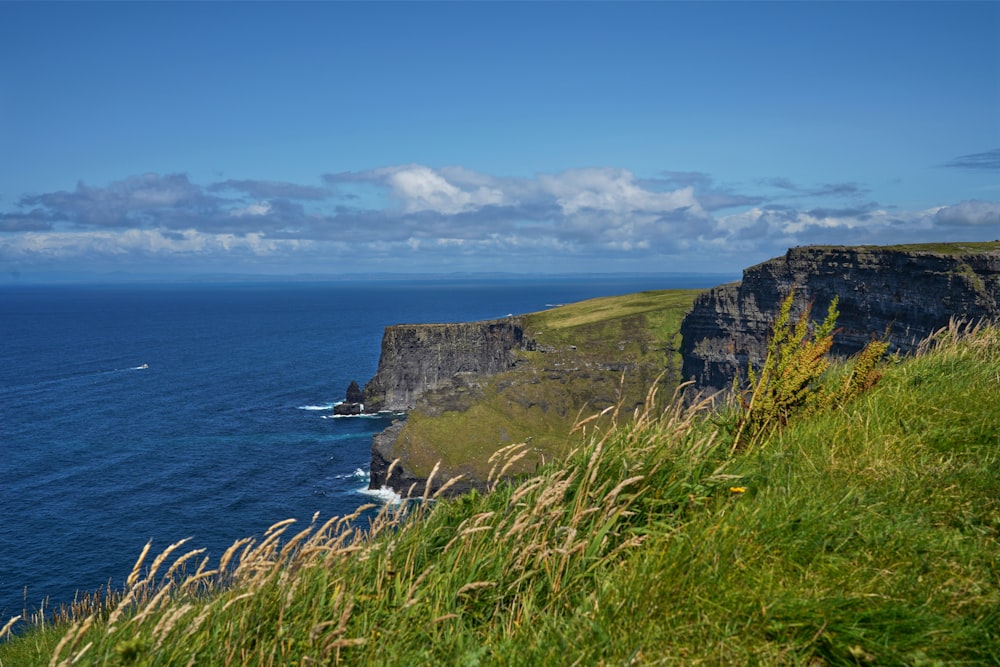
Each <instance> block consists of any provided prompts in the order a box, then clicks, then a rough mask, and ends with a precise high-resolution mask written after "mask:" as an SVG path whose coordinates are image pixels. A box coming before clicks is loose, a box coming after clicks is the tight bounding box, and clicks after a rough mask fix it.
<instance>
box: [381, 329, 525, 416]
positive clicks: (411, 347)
mask: <svg viewBox="0 0 1000 667" xmlns="http://www.w3.org/2000/svg"><path fill="white" fill-rule="evenodd" d="M529 347H530V339H528V338H525V335H524V320H523V318H521V317H505V318H502V319H499V320H486V321H482V322H467V323H458V324H401V325H395V326H390V327H386V329H385V333H384V335H383V336H382V351H381V355H380V356H379V362H378V371H377V372H376V373H375V377H373V378H372V379H371V380H369V381H368V383H367V384H366V385H365V390H364V404H365V411H366V412H380V411H384V410H388V411H393V412H395V411H405V410H410V409H412V408H413V407H414V406H415V405H416V401H417V399H418V398H419V397H420V396H421V395H422V394H424V393H426V392H428V391H434V390H439V389H443V388H448V387H452V386H454V385H455V384H456V381H457V378H461V376H463V375H468V376H471V377H475V376H479V375H494V374H496V373H500V372H502V371H505V370H508V369H510V368H513V366H514V364H515V361H516V359H515V356H514V351H515V350H520V349H527V348H529Z"/></svg>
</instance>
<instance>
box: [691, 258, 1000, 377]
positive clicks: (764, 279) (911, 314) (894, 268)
mask: <svg viewBox="0 0 1000 667" xmlns="http://www.w3.org/2000/svg"><path fill="white" fill-rule="evenodd" d="M792 290H794V291H795V299H794V305H793V310H792V315H793V317H797V316H798V314H800V313H801V312H802V311H803V310H804V308H805V307H806V306H807V304H809V303H810V302H812V303H813V310H812V316H813V319H816V320H822V319H823V317H825V315H826V312H827V307H828V306H829V304H830V301H831V300H832V299H833V297H834V296H839V298H840V303H839V307H838V308H839V310H840V317H839V318H838V326H839V327H841V330H840V331H839V332H838V334H837V336H836V337H835V339H834V340H835V346H834V352H835V353H837V354H843V355H849V354H853V353H855V352H857V351H859V350H861V349H862V348H863V347H864V346H865V344H867V342H868V341H869V340H871V338H872V336H876V337H880V336H882V335H884V334H886V333H887V332H888V335H889V340H890V342H891V344H892V348H891V349H894V350H899V351H902V352H904V353H905V352H910V351H912V350H913V349H915V347H916V345H917V344H918V343H919V342H920V341H921V340H923V339H924V338H926V337H927V336H928V335H930V334H931V333H933V332H934V331H936V330H938V329H940V328H941V327H943V326H946V325H947V324H948V321H949V319H950V318H952V317H958V318H969V319H977V320H978V319H980V318H996V317H998V316H1000V246H998V249H996V250H993V251H990V252H973V253H961V252H955V253H950V252H949V253H938V252H929V251H919V250H917V251H913V250H910V251H903V250H898V249H893V248H891V247H885V248H880V247H864V246H862V247H805V248H793V249H791V250H789V251H788V252H787V253H786V254H785V255H784V256H783V257H777V258H775V259H771V260H768V261H766V262H764V263H762V264H758V265H757V266H753V267H750V268H748V269H746V270H745V271H744V272H743V280H742V281H741V282H738V283H730V284H728V285H722V286H720V287H716V288H714V289H712V290H709V291H708V292H705V293H704V294H702V295H701V296H699V297H698V299H697V300H696V301H695V305H694V308H693V309H692V311H691V312H690V313H689V314H688V315H687V317H685V319H684V322H683V324H682V325H681V335H682V336H683V344H682V347H681V354H682V355H683V357H684V366H683V371H682V372H683V376H684V378H686V379H694V380H695V381H696V383H697V384H698V386H699V387H701V388H703V389H724V388H727V387H728V386H730V384H731V382H732V379H733V377H734V375H735V373H736V372H737V369H739V370H740V372H742V370H743V369H745V368H746V365H747V363H748V362H750V361H752V362H754V363H758V362H760V361H762V359H763V355H764V352H765V350H766V345H767V337H768V335H769V333H770V330H771V325H772V323H773V318H774V315H775V314H776V313H777V312H778V309H779V307H780V304H781V301H782V299H783V298H784V297H785V296H787V295H788V293H789V292H790V291H792Z"/></svg>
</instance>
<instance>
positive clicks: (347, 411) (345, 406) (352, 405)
mask: <svg viewBox="0 0 1000 667" xmlns="http://www.w3.org/2000/svg"><path fill="white" fill-rule="evenodd" d="M363 401H364V397H363V396H362V394H361V387H360V386H358V383H357V382H356V381H354V380H352V381H351V384H350V385H349V386H348V387H347V396H346V398H345V399H344V402H343V403H338V404H337V405H335V406H333V414H335V415H360V414H361V412H362V411H363V410H364V409H365V405H364V403H363Z"/></svg>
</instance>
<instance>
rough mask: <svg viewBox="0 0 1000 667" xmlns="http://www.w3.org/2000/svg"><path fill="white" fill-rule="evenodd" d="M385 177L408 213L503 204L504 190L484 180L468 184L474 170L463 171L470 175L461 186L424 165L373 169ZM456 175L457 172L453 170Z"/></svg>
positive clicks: (449, 212)
mask: <svg viewBox="0 0 1000 667" xmlns="http://www.w3.org/2000/svg"><path fill="white" fill-rule="evenodd" d="M373 173H374V174H375V175H376V176H380V177H382V178H384V179H385V182H386V183H387V184H388V186H389V188H390V189H391V190H392V194H393V195H394V196H395V197H396V198H397V199H398V200H400V201H401V202H402V204H403V209H404V210H405V211H407V212H408V213H414V212H419V211H432V212H435V213H441V214H443V215H454V214H456V213H461V212H463V211H468V210H472V209H476V208H480V207H483V206H488V205H496V204H501V203H503V201H504V195H503V192H501V191H500V190H499V189H497V188H494V187H489V186H488V185H486V184H485V183H481V184H479V185H478V187H476V186H475V185H473V187H468V186H470V185H472V182H471V181H470V180H469V178H468V177H467V176H468V175H469V174H471V173H472V172H465V171H463V172H462V173H463V175H465V176H466V178H464V179H461V180H460V182H461V185H465V186H466V187H467V188H468V189H463V188H462V187H460V186H459V185H456V184H454V183H452V182H450V181H449V180H448V179H447V178H446V177H445V176H444V175H442V174H440V173H438V172H436V171H434V170H433V169H431V168H429V167H424V166H422V165H405V166H400V167H385V168H383V169H377V170H375V171H374V172H373ZM452 173H453V174H456V172H455V171H454V170H453V171H452Z"/></svg>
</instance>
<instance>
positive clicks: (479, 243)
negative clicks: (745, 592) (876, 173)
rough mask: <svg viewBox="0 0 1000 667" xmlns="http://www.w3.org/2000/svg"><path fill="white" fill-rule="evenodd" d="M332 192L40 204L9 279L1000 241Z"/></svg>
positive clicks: (404, 191) (171, 183)
mask: <svg viewBox="0 0 1000 667" xmlns="http://www.w3.org/2000/svg"><path fill="white" fill-rule="evenodd" d="M979 155H985V156H987V158H988V157H989V156H990V155H992V153H985V154H976V155H973V156H965V158H970V159H969V160H965V158H958V159H957V160H956V162H959V161H962V160H965V161H966V162H969V161H971V162H973V163H977V164H978V163H979V162H983V161H987V162H988V159H987V158H983V160H979V158H978V157H977V156H979ZM972 158H975V159H972ZM319 180H320V183H321V184H320V185H315V184H296V183H286V182H278V181H268V180H235V179H229V180H223V181H218V182H214V183H208V184H199V183H196V182H193V181H192V180H191V179H190V178H189V177H188V176H187V175H186V174H156V173H150V174H144V175H140V176H130V177H127V178H124V179H122V180H118V181H114V182H112V183H109V184H107V185H104V186H92V185H87V184H84V183H82V182H81V183H79V184H77V186H76V188H75V189H73V190H60V191H54V192H47V193H41V194H32V195H25V196H23V197H21V199H20V200H19V201H18V202H17V203H16V205H15V206H13V207H11V208H10V209H9V210H6V211H0V263H2V264H3V265H5V266H6V267H12V266H13V267H31V266H33V265H36V264H37V265H41V264H46V263H48V264H52V263H53V262H60V261H65V262H70V263H74V262H75V263H83V262H86V261H94V262H96V263H97V264H98V265H101V266H111V265H114V264H115V263H120V264H122V265H138V264H141V263H142V262H144V261H148V260H156V261H161V262H164V263H169V262H171V261H176V262H179V263H181V264H184V263H189V264H197V263H199V262H201V263H206V264H210V263H211V262H221V263H226V264H227V265H230V264H231V265H234V266H239V267H241V270H247V269H248V268H252V267H254V266H262V265H269V266H277V265H278V264H279V263H281V262H286V263H291V264H292V266H293V267H298V268H300V269H305V270H308V271H322V270H324V269H326V270H329V271H332V272H338V271H340V270H358V269H359V268H360V267H364V266H377V267H381V268H382V269H390V268H391V269H392V270H402V271H406V270H418V271H425V270H428V269H432V268H437V269H439V270H452V268H461V269H463V270H464V269H468V268H470V267H475V268H481V269H483V270H506V269H510V270H526V269H533V270H535V271H541V272H545V271H546V270H565V268H566V267H567V266H570V265H573V264H574V263H576V264H578V265H579V266H580V267H581V269H582V270H585V271H586V270H607V271H611V270H617V269H622V270H637V269H641V270H647V271H661V270H694V269H698V268H702V269H703V270H706V271H717V270H735V269H738V268H742V267H743V266H746V265H747V264H748V263H750V262H756V261H760V260H762V259H766V258H767V257H770V256H773V255H775V254H779V253H781V252H783V251H784V249H785V248H787V247H790V246H795V245H807V244H815V243H821V244H826V243H832V244H863V243H864V244H867V243H874V244H886V243H899V242H918V241H924V240H926V241H937V240H947V239H949V238H952V237H954V236H956V235H961V236H963V237H968V238H962V239H958V240H975V239H979V240H984V239H987V238H990V239H992V238H997V237H1000V202H998V201H983V200H978V199H972V200H965V201H959V202H944V203H942V204H941V205H939V206H935V207H932V208H928V209H923V210H899V209H897V208H895V207H893V206H891V205H886V204H881V203H878V202H874V201H870V200H869V199H868V198H869V195H870V193H869V191H868V190H867V189H866V188H865V187H864V186H862V185H859V184H856V183H825V184H817V185H808V184H807V185H799V184H796V183H793V182H792V181H791V180H789V179H787V178H777V177H776V178H770V179H762V180H761V181H759V182H758V183H756V184H755V185H754V186H752V187H749V188H740V190H737V189H735V188H732V187H724V186H720V185H717V184H716V183H715V182H714V181H713V179H712V178H711V177H710V176H709V175H707V174H702V173H698V172H664V173H662V174H660V175H657V176H656V177H653V178H638V177H636V176H635V175H634V174H633V173H632V172H630V171H628V170H625V169H619V168H587V169H573V170H567V171H563V172H559V173H544V174H537V175H535V176H533V177H530V178H529V177H500V176H494V175H490V174H485V173H482V172H477V171H473V170H469V169H466V168H464V167H444V168H432V167H429V166H426V165H420V164H407V165H394V166H387V167H382V168H378V169H372V170H367V171H359V172H346V173H337V174H325V175H322V176H321V177H320V178H319ZM449 267H451V268H449Z"/></svg>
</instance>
